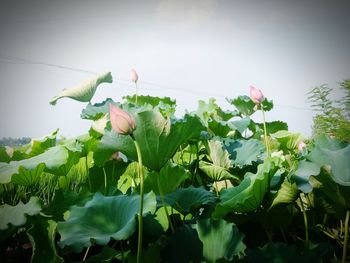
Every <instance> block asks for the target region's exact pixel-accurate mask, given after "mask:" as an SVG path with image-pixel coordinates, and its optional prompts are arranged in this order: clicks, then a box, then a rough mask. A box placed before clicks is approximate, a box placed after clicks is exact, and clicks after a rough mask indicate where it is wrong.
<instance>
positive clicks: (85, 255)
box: [83, 247, 90, 261]
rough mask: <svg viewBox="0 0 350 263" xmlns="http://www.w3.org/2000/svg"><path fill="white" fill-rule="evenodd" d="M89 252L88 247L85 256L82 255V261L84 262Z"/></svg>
mask: <svg viewBox="0 0 350 263" xmlns="http://www.w3.org/2000/svg"><path fill="white" fill-rule="evenodd" d="M89 250H90V247H88V248H87V249H86V251H85V254H84V258H83V261H85V260H86V257H87V255H88V253H89Z"/></svg>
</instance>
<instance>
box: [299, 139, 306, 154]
mask: <svg viewBox="0 0 350 263" xmlns="http://www.w3.org/2000/svg"><path fill="white" fill-rule="evenodd" d="M304 149H306V144H305V142H304V141H300V142H299V143H298V150H299V152H302V151H303V150H304Z"/></svg>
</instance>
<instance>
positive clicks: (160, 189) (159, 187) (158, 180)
mask: <svg viewBox="0 0 350 263" xmlns="http://www.w3.org/2000/svg"><path fill="white" fill-rule="evenodd" d="M157 183H158V190H159V195H160V200H161V201H162V204H163V207H164V210H165V214H166V217H167V218H168V221H169V226H170V229H171V232H172V233H174V232H175V229H174V226H173V223H172V222H171V220H170V216H169V211H168V208H167V207H166V204H165V199H164V194H163V190H162V187H161V184H160V174H158V176H157Z"/></svg>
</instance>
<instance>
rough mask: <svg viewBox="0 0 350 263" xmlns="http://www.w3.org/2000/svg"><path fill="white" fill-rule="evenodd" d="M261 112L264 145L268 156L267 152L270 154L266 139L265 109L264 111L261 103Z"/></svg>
mask: <svg viewBox="0 0 350 263" xmlns="http://www.w3.org/2000/svg"><path fill="white" fill-rule="evenodd" d="M261 112H262V116H263V125H264V140H265V147H266V152H267V156H269V154H270V146H269V143H268V141H267V129H266V119H265V111H264V109H263V106H262V105H261Z"/></svg>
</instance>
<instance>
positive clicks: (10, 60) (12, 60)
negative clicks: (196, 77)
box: [0, 54, 312, 111]
mask: <svg viewBox="0 0 350 263" xmlns="http://www.w3.org/2000/svg"><path fill="white" fill-rule="evenodd" d="M1 60H4V63H7V64H28V65H42V66H47V67H54V68H58V69H63V70H68V71H73V72H81V73H87V74H90V75H97V74H98V73H96V72H94V71H91V70H87V69H82V68H75V67H69V66H65V65H59V64H54V63H48V62H43V61H37V60H32V59H27V58H22V57H17V56H12V55H11V56H10V55H3V54H0V63H2V61H1ZM116 81H117V82H118V81H119V82H124V83H123V85H125V86H128V87H134V85H129V83H130V80H127V79H123V78H117V79H116ZM139 83H140V84H145V85H149V86H153V87H157V88H153V90H164V89H166V90H172V91H176V92H186V93H191V94H194V95H198V92H195V91H193V90H191V89H186V88H182V87H175V86H168V85H163V84H159V83H155V82H150V81H140V82H139ZM139 88H141V89H151V90H152V88H149V87H142V86H141V87H140V86H139ZM203 94H204V95H207V96H213V97H214V98H227V96H223V95H219V94H213V93H208V92H203V91H201V92H200V95H203ZM274 106H277V107H285V108H291V109H295V110H306V111H312V109H311V108H304V107H298V106H293V105H281V104H274Z"/></svg>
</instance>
